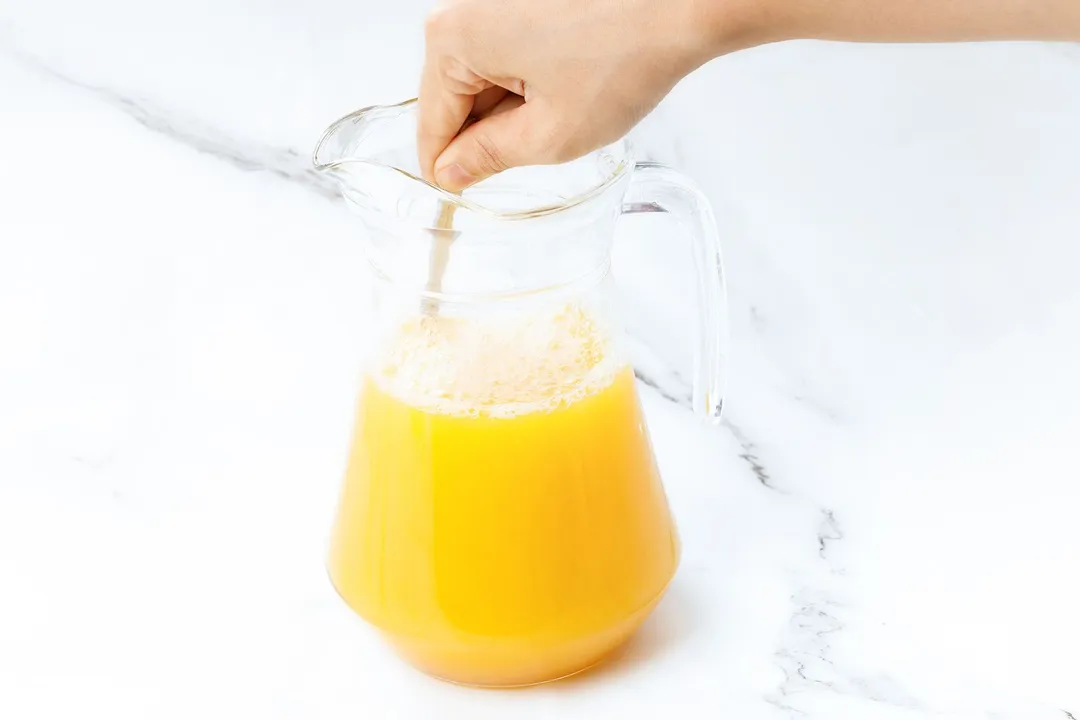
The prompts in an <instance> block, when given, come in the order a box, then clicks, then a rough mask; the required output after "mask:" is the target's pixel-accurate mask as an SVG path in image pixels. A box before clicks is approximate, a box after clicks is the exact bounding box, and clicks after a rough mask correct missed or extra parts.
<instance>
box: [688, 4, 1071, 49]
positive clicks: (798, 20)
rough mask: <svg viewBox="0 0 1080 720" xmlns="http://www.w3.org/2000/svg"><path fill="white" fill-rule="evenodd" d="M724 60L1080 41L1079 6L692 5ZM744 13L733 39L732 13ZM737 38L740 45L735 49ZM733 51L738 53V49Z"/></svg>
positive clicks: (737, 43) (737, 44)
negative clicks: (824, 48)
mask: <svg viewBox="0 0 1080 720" xmlns="http://www.w3.org/2000/svg"><path fill="white" fill-rule="evenodd" d="M690 2H692V3H694V5H695V7H696V11H697V12H699V13H702V14H703V17H702V19H701V23H702V25H701V26H702V27H708V28H709V29H710V30H709V31H710V32H711V33H712V34H713V38H714V41H713V49H714V52H715V54H716V55H721V54H724V53H727V52H730V51H731V50H734V49H738V47H740V46H749V45H755V44H761V43H766V42H776V41H779V40H794V39H814V40H843V41H851V42H969V41H981V40H1049V41H1080V0H690ZM733 4H738V5H739V6H740V9H739V11H738V12H737V13H736V15H741V17H742V20H741V27H739V28H736V29H735V32H733V26H732V17H733V13H732V11H731V7H732V5H733ZM733 38H737V39H736V40H735V41H734V42H733ZM733 45H734V46H733Z"/></svg>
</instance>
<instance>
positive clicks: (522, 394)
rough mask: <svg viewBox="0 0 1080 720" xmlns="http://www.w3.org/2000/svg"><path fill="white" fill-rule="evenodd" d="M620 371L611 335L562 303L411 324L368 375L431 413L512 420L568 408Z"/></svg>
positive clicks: (420, 319) (395, 337)
mask: <svg viewBox="0 0 1080 720" xmlns="http://www.w3.org/2000/svg"><path fill="white" fill-rule="evenodd" d="M621 367H622V364H621V363H620V362H618V359H617V358H616V356H615V353H614V351H613V348H612V342H611V338H610V335H609V334H608V333H607V332H605V331H604V330H603V329H602V327H601V326H600V324H599V323H598V322H597V321H596V319H595V318H594V317H593V316H592V315H591V314H590V313H589V312H588V311H586V310H585V309H584V308H582V307H580V306H578V305H567V306H565V307H561V308H559V309H557V310H556V311H554V312H552V311H549V312H547V313H545V314H538V315H533V316H529V317H526V318H520V317H517V318H453V317H446V316H434V317H433V316H420V317H416V318H413V319H411V320H409V321H407V322H405V323H404V324H402V326H401V327H400V328H399V329H398V331H397V332H396V333H394V334H392V336H391V337H390V339H389V341H388V342H387V344H386V345H385V347H384V348H383V351H382V353H381V354H380V355H379V357H378V358H377V359H376V362H375V364H374V366H373V368H372V376H373V379H374V380H375V382H376V383H378V384H379V386H380V387H382V388H383V390H385V391H386V392H388V393H390V394H391V395H394V396H395V397H397V398H399V399H400V400H402V401H403V402H405V403H407V404H409V405H413V406H415V407H418V408H421V409H423V410H426V411H429V412H435V413H440V414H454V415H463V416H469V417H476V416H491V417H510V416H514V415H522V414H526V413H532V412H544V411H551V410H555V409H557V408H560V407H566V406H567V405H570V404H573V403H574V402H577V401H579V400H581V399H583V398H585V397H586V396H588V395H590V394H592V393H595V392H597V391H599V390H601V389H603V388H605V387H607V386H608V385H610V384H611V382H612V381H613V380H614V378H615V375H616V373H617V372H618V370H619V369H620V368H621Z"/></svg>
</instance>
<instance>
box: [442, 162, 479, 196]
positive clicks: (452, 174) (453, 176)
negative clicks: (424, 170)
mask: <svg viewBox="0 0 1080 720" xmlns="http://www.w3.org/2000/svg"><path fill="white" fill-rule="evenodd" d="M435 181H436V182H437V183H439V187H442V188H445V189H447V190H462V189H464V188H467V187H469V186H470V185H472V184H473V183H474V182H476V178H475V177H473V176H472V175H471V174H470V173H469V172H468V171H466V170H465V168H463V167H461V166H460V165H458V164H457V163H453V164H452V165H447V166H446V167H444V168H442V169H441V170H439V171H437V172H436V173H435Z"/></svg>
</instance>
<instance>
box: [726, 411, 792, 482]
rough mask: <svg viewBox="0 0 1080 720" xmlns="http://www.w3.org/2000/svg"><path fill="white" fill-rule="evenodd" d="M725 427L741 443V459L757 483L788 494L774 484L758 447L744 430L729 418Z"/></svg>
mask: <svg viewBox="0 0 1080 720" xmlns="http://www.w3.org/2000/svg"><path fill="white" fill-rule="evenodd" d="M724 426H725V427H726V428H727V429H728V431H729V432H730V433H731V435H732V437H734V438H735V441H736V442H737V443H739V449H740V450H741V452H740V453H739V458H740V459H742V461H743V462H745V463H746V464H747V465H749V466H750V471H751V472H752V473H753V474H754V477H755V478H757V481H758V482H759V483H761V484H762V486H764V487H767V488H768V489H770V490H775V491H776V492H779V493H784V494H787V493H786V492H785V491H784V490H782V489H781V488H779V487H778V486H777V485H776V483H774V482H773V479H772V476H770V475H769V471H768V470H766V468H765V466H764V465H763V464H762V462H761V458H760V457H759V456H758V447H757V445H756V444H755V443H753V442H751V441H750V439H749V438H748V437H747V435H746V433H745V432H743V430H742V428H741V427H739V426H738V425H736V424H735V423H733V422H732V421H731V420H729V419H727V418H725V419H724Z"/></svg>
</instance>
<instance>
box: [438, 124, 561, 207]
mask: <svg viewBox="0 0 1080 720" xmlns="http://www.w3.org/2000/svg"><path fill="white" fill-rule="evenodd" d="M538 105H539V104H538V103H533V104H530V103H523V104H521V105H519V106H518V107H515V108H513V109H511V110H506V111H504V112H495V113H492V114H490V115H488V116H487V117H484V118H482V119H480V120H478V121H476V122H475V123H473V124H472V125H469V126H468V127H466V128H465V129H464V130H462V131H461V133H460V134H459V135H458V136H457V137H456V138H454V140H453V141H452V142H451V143H450V144H449V145H448V146H447V147H446V149H445V150H443V152H442V154H441V155H439V157H438V159H437V160H436V161H435V180H436V182H437V183H438V184H439V186H440V187H442V188H443V189H445V190H449V191H451V192H460V191H461V190H464V189H465V188H467V187H468V186H470V185H472V184H474V183H478V182H480V181H481V180H483V179H485V178H488V177H491V176H492V175H495V174H496V173H500V172H502V171H503V170H507V169H509V168H512V167H520V166H522V165H538V164H542V163H544V162H545V161H546V160H547V152H546V149H545V144H544V143H543V142H542V138H543V135H544V133H543V132H542V128H543V127H544V117H543V114H542V112H541V110H540V108H539V107H538Z"/></svg>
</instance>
